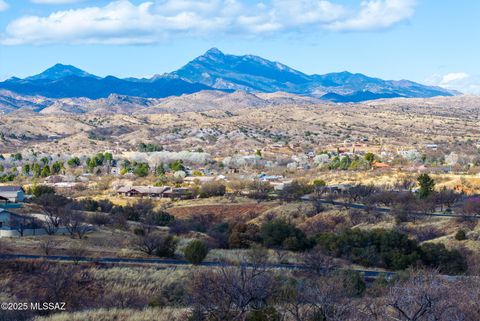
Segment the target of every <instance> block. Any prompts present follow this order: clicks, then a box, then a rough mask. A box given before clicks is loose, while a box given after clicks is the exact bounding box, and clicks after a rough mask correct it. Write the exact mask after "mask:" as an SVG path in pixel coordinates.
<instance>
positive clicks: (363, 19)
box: [0, 0, 416, 45]
mask: <svg viewBox="0 0 480 321" xmlns="http://www.w3.org/2000/svg"><path fill="white" fill-rule="evenodd" d="M0 1H2V0H0ZM33 1H36V2H37V3H39V2H42V3H60V2H63V3H65V2H73V1H72V0H33ZM336 1H338V0H336ZM415 5H416V1H415V0H368V1H363V2H362V3H361V5H360V7H359V8H351V7H346V6H344V5H340V4H337V3H334V2H333V1H327V0H269V1H266V2H258V3H256V4H246V3H245V2H242V1H240V0H163V1H146V2H142V3H139V4H137V5H136V4H134V3H132V2H131V1H129V0H117V1H112V2H110V3H109V4H107V5H106V6H103V7H96V6H91V7H86V8H81V9H71V10H65V11H57V12H53V13H51V14H50V15H48V16H43V17H42V16H34V15H32V16H24V17H21V18H18V19H16V20H14V21H12V22H10V23H9V24H8V25H7V27H6V30H5V32H4V33H3V35H2V36H1V38H0V43H1V44H3V45H21V44H38V45H42V44H57V43H62V44H118V45H127V44H152V43H158V42H162V41H164V40H167V39H172V38H175V37H182V36H195V37H198V36H200V37H217V36H222V35H241V36H249V37H252V36H258V35H272V34H273V35H275V34H284V33H294V32H297V33H300V32H301V33H312V32H316V31H319V30H330V31H335V32H341V31H348V32H354V31H374V30H382V29H385V28H390V27H392V26H394V25H396V24H398V23H400V22H402V21H405V20H407V19H408V18H410V17H411V16H412V15H413V14H414V12H415Z"/></svg>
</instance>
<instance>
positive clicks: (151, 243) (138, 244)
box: [133, 232, 163, 255]
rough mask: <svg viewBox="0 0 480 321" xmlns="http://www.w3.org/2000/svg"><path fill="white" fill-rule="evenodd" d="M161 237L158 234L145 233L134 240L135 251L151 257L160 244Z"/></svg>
mask: <svg viewBox="0 0 480 321" xmlns="http://www.w3.org/2000/svg"><path fill="white" fill-rule="evenodd" d="M162 241H163V239H162V236H161V235H160V234H159V233H155V232H152V233H145V234H144V235H141V236H139V237H138V238H137V239H136V240H134V244H133V245H134V247H135V249H137V250H139V251H141V252H144V253H146V254H148V255H152V254H153V253H154V252H155V251H156V250H157V249H158V247H159V246H160V245H161V244H162Z"/></svg>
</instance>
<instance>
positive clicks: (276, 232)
mask: <svg viewBox="0 0 480 321" xmlns="http://www.w3.org/2000/svg"><path fill="white" fill-rule="evenodd" d="M260 233H261V235H262V239H263V244H264V245H265V246H266V247H283V248H285V249H288V250H292V251H301V250H305V249H307V248H308V245H309V244H308V240H307V237H306V235H305V233H303V232H302V231H301V230H300V229H298V228H296V227H295V226H294V225H292V224H290V223H287V222H285V221H284V220H279V219H276V220H272V221H269V222H266V223H264V224H263V225H262V227H261V228H260Z"/></svg>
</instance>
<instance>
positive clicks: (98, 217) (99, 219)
mask: <svg viewBox="0 0 480 321" xmlns="http://www.w3.org/2000/svg"><path fill="white" fill-rule="evenodd" d="M87 222H88V223H90V224H93V225H99V226H100V225H108V224H110V222H111V219H110V217H109V216H108V215H107V214H103V213H95V214H92V215H88V216H87Z"/></svg>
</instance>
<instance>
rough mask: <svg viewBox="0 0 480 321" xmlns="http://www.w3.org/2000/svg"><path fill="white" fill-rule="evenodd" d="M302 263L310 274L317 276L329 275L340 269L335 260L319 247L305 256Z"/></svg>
mask: <svg viewBox="0 0 480 321" xmlns="http://www.w3.org/2000/svg"><path fill="white" fill-rule="evenodd" d="M302 262H303V264H304V265H305V267H306V268H307V269H308V271H309V272H313V273H315V274H317V275H328V274H330V273H331V272H333V271H334V270H335V269H336V268H338V264H337V263H336V262H335V259H334V258H333V257H331V256H327V255H325V254H323V253H322V251H321V249H320V247H318V246H316V247H315V248H313V249H311V250H310V251H308V252H306V253H305V254H303V256H302Z"/></svg>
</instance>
